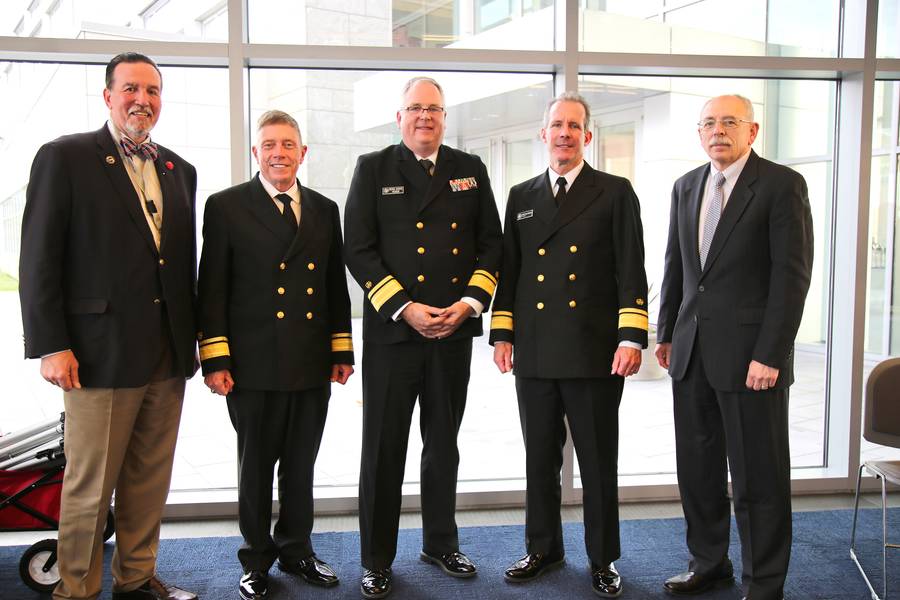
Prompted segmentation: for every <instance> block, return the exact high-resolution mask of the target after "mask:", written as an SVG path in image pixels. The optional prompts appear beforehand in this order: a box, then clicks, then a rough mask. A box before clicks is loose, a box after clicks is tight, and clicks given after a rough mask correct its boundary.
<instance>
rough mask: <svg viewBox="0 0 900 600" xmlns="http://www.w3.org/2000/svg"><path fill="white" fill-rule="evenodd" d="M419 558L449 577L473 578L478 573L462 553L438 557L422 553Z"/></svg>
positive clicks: (473, 564)
mask: <svg viewBox="0 0 900 600" xmlns="http://www.w3.org/2000/svg"><path fill="white" fill-rule="evenodd" d="M419 558H420V559H422V560H423V561H424V562H429V563H431V564H434V565H437V566H439V567H440V568H441V570H442V571H443V572H444V573H446V574H447V575H449V576H450V577H460V578H463V577H474V576H475V574H476V573H477V572H478V569H476V568H475V563H473V562H472V561H471V560H469V557H468V556H466V555H465V554H463V553H462V552H451V553H450V554H441V555H440V556H433V555H431V554H428V553H427V552H422V553H421V554H420V555H419Z"/></svg>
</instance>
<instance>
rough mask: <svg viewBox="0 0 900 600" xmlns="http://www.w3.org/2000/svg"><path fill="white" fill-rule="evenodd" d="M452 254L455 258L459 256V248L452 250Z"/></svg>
mask: <svg viewBox="0 0 900 600" xmlns="http://www.w3.org/2000/svg"><path fill="white" fill-rule="evenodd" d="M450 252H452V253H453V256H456V255H457V254H459V248H454V249H453V250H451V251H450Z"/></svg>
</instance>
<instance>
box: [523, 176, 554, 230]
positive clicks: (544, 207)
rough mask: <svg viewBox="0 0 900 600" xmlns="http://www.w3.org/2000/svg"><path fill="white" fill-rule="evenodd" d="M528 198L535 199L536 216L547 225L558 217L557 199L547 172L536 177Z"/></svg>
mask: <svg viewBox="0 0 900 600" xmlns="http://www.w3.org/2000/svg"><path fill="white" fill-rule="evenodd" d="M526 197H527V198H533V199H534V204H533V205H532V208H533V209H534V216H536V217H537V218H538V219H540V220H541V221H542V222H543V223H544V224H545V225H549V224H550V222H551V221H553V217H554V216H556V199H555V198H554V197H553V188H552V187H551V186H550V178H549V177H548V176H547V172H546V171H544V174H543V175H539V176H537V177H535V178H534V179H533V180H532V182H531V186H530V187H529V188H528V194H527V195H526Z"/></svg>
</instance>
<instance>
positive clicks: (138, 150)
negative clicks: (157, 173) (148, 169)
mask: <svg viewBox="0 0 900 600" xmlns="http://www.w3.org/2000/svg"><path fill="white" fill-rule="evenodd" d="M119 143H120V144H121V145H122V151H123V152H124V153H125V156H132V155H135V154H137V155H139V156H141V157H143V158H144V159H145V160H149V161H151V162H152V161H155V160H156V157H157V156H159V150H158V149H157V148H156V144H154V143H153V142H142V143H140V144H136V143H135V142H134V140H131V139H129V138H127V137H124V136H123V137H122V141H121V142H119Z"/></svg>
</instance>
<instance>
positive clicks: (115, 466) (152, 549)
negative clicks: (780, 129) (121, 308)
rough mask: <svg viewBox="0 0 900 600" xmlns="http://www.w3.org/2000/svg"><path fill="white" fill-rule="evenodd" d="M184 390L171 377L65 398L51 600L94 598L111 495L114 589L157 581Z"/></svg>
mask: <svg viewBox="0 0 900 600" xmlns="http://www.w3.org/2000/svg"><path fill="white" fill-rule="evenodd" d="M184 387H185V379H184V377H174V378H171V379H164V380H161V381H156V382H152V383H150V384H148V385H145V386H142V387H138V388H90V389H80V390H74V389H73V390H72V391H70V392H66V393H65V394H64V400H65V407H66V423H65V451H66V471H65V478H64V479H63V489H62V507H61V511H60V512H61V514H60V526H59V546H58V554H59V574H60V582H59V585H57V587H56V589H55V590H54V592H53V597H54V598H55V599H57V600H62V599H78V600H93V599H94V598H96V597H97V596H99V594H100V591H101V581H102V576H103V529H104V526H105V524H106V518H107V513H108V511H109V504H110V500H111V498H112V494H113V490H115V492H116V506H115V512H116V537H115V540H116V549H115V552H114V554H113V558H112V576H113V588H114V590H115V591H129V590H132V589H135V588H137V587H139V586H140V585H142V584H143V583H144V582H145V581H147V580H148V579H150V577H152V576H153V575H154V574H155V570H156V554H157V549H158V546H159V523H160V519H161V517H162V511H163V507H164V506H165V503H166V498H167V496H168V494H169V483H170V481H171V478H172V462H173V459H174V456H175V441H176V439H177V437H178V424H179V421H180V420H181V406H182V401H183V399H184Z"/></svg>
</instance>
